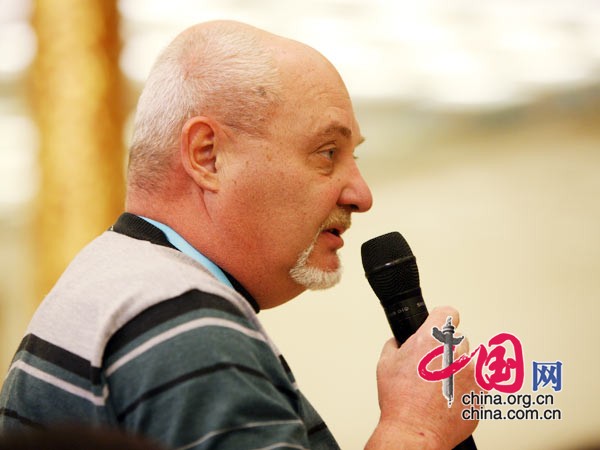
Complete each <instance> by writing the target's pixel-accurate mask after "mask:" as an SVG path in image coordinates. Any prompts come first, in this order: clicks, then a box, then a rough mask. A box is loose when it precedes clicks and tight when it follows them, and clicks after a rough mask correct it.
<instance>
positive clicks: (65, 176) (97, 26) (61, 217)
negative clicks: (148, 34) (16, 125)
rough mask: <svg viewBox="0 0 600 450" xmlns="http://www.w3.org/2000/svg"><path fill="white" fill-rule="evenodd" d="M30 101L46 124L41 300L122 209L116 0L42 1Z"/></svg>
mask: <svg viewBox="0 0 600 450" xmlns="http://www.w3.org/2000/svg"><path fill="white" fill-rule="evenodd" d="M32 21H33V24H34V27H35V29H36V31H37V36H38V55H37V60H36V61H35V63H34V67H33V71H32V89H31V93H32V100H33V105H34V110H35V115H36V118H37V122H38V126H39V130H40V155H39V167H40V172H41V173H40V175H41V177H40V188H39V197H38V201H37V219H36V222H35V225H34V227H33V228H34V233H35V239H36V244H37V250H38V251H37V255H36V258H35V262H34V263H35V264H36V271H37V288H38V289H37V291H38V294H39V295H38V297H39V298H38V300H39V299H41V297H42V296H43V295H44V294H45V293H46V292H47V291H48V290H49V289H50V288H51V287H52V285H53V284H54V282H55V281H56V279H57V278H58V277H59V275H60V273H61V272H62V271H63V270H64V268H65V267H66V265H67V264H68V263H69V261H70V260H71V259H72V258H73V256H74V255H75V254H76V253H77V252H78V251H79V250H80V249H81V248H82V247H83V246H84V245H85V244H86V243H87V242H89V241H90V240H91V239H92V238H94V237H95V236H96V235H98V234H99V233H101V232H102V231H103V230H105V229H106V228H108V227H109V226H110V224H111V223H112V222H113V221H114V219H115V218H116V217H117V215H118V214H119V212H120V211H121V210H122V208H123V191H124V180H123V178H124V177H123V174H124V169H123V163H124V155H123V143H122V122H123V117H124V113H123V105H122V96H121V88H120V86H121V77H120V72H119V68H118V55H119V49H120V39H119V31H118V13H117V8H116V0H59V1H56V0H37V1H36V2H35V10H34V13H33V19H32Z"/></svg>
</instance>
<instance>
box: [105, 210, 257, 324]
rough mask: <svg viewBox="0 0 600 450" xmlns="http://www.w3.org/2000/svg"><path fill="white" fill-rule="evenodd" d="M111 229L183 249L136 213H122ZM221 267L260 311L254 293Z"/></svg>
mask: <svg viewBox="0 0 600 450" xmlns="http://www.w3.org/2000/svg"><path fill="white" fill-rule="evenodd" d="M110 231H114V232H116V233H119V234H123V235H125V236H129V237H131V238H134V239H139V240H143V241H148V242H150V243H152V244H155V245H162V246H163V247H169V248H172V249H175V250H178V251H181V250H179V249H178V248H177V247H175V246H174V245H173V244H172V243H171V242H169V239H167V236H166V235H165V233H163V232H162V231H161V230H160V229H158V228H157V227H156V226H154V225H153V224H151V223H150V222H148V221H146V220H144V219H142V218H141V217H139V216H136V215H135V214H131V213H127V212H125V213H123V214H121V216H120V217H119V218H118V219H117V221H116V222H115V224H114V225H113V226H112V227H110ZM219 269H220V270H221V271H222V272H223V273H224V274H225V276H226V277H227V279H228V280H229V282H230V283H231V285H232V286H233V288H234V289H235V290H236V291H237V292H238V293H239V294H241V295H242V296H243V297H244V298H245V299H246V301H248V303H250V306H252V308H253V309H254V311H255V312H257V313H258V312H259V311H260V306H259V305H258V302H257V301H256V300H255V299H254V297H252V295H250V293H249V292H248V291H247V290H246V289H245V288H244V286H242V284H241V283H240V282H239V281H237V280H236V279H235V278H234V277H233V276H232V275H231V274H229V273H227V272H226V271H224V270H223V269H221V268H220V267H219Z"/></svg>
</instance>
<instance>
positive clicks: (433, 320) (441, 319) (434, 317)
mask: <svg viewBox="0 0 600 450" xmlns="http://www.w3.org/2000/svg"><path fill="white" fill-rule="evenodd" d="M448 317H452V325H454V326H455V327H457V326H458V324H459V323H460V314H459V313H458V311H457V310H456V309H455V308H453V307H452V306H438V307H435V308H433V309H432V310H431V312H430V313H429V317H428V318H427V320H426V321H425V324H427V326H428V327H429V328H431V327H434V326H436V327H438V328H440V327H441V326H443V325H444V323H446V320H447V319H448ZM428 322H429V323H428ZM425 324H424V325H425Z"/></svg>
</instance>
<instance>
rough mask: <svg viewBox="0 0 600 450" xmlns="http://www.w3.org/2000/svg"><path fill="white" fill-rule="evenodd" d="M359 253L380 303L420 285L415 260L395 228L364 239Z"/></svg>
mask: <svg viewBox="0 0 600 450" xmlns="http://www.w3.org/2000/svg"><path fill="white" fill-rule="evenodd" d="M361 255H362V263H363V268H364V269H365V275H366V277H367V279H368V280H369V284H370V285H371V287H372V288H373V291H375V294H376V295H377V297H378V298H379V300H381V302H382V303H385V302H386V301H389V300H393V298H394V297H397V296H398V295H401V294H403V293H404V292H407V291H411V290H413V289H416V288H419V286H420V281H419V269H418V268H417V262H416V259H415V257H414V255H413V253H412V250H411V249H410V247H409V245H408V243H407V242H406V240H405V239H404V237H402V235H401V234H400V233H398V232H397V231H394V232H391V233H388V234H384V235H382V236H379V237H376V238H373V239H371V240H369V241H367V242H365V243H364V244H363V245H362V247H361Z"/></svg>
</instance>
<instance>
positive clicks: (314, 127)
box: [275, 40, 360, 140]
mask: <svg viewBox="0 0 600 450" xmlns="http://www.w3.org/2000/svg"><path fill="white" fill-rule="evenodd" d="M275 57H276V61H277V63H278V70H279V75H280V81H281V87H282V91H281V98H280V100H281V102H280V107H279V108H278V109H279V111H278V112H279V113H280V114H279V115H281V116H284V117H285V116H287V118H288V119H290V120H292V121H293V125H291V126H293V127H294V128H304V129H305V131H306V132H313V133H314V132H321V131H323V130H324V131H327V132H332V131H335V132H337V133H341V134H342V135H343V136H344V137H347V138H351V137H352V136H351V135H353V136H354V137H353V140H358V139H359V138H360V131H359V127H358V123H357V121H356V118H355V115H354V110H353V107H352V101H351V99H350V96H349V94H348V91H347V89H346V86H345V84H344V82H343V80H342V78H341V76H340V75H339V73H338V72H337V70H336V69H335V67H334V66H333V65H332V64H331V63H330V62H329V61H328V60H327V59H326V58H325V57H324V56H323V55H321V54H320V53H319V52H317V51H316V50H314V49H313V48H311V47H308V46H306V45H304V44H301V43H299V42H296V41H289V40H286V41H285V42H284V43H283V44H282V45H281V47H279V49H278V50H277V51H276V55H275ZM292 118H293V119H292ZM357 136H358V137H357Z"/></svg>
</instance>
